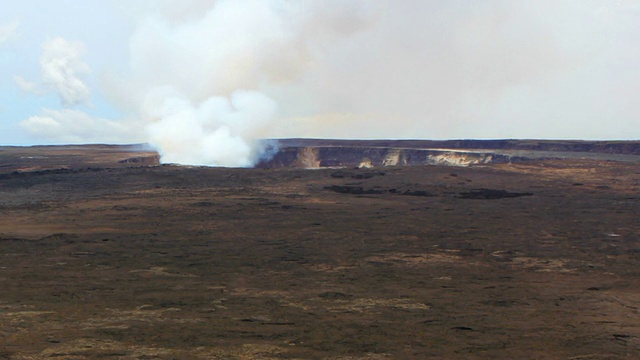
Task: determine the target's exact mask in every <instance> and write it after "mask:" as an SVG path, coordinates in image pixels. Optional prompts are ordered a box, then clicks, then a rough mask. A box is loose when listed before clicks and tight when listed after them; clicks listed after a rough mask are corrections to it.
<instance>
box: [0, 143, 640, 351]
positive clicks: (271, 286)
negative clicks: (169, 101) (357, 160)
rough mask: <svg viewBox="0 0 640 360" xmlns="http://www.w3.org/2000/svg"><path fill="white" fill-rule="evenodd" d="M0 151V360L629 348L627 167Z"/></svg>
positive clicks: (636, 228) (634, 342)
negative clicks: (350, 163) (310, 162)
mask: <svg viewBox="0 0 640 360" xmlns="http://www.w3.org/2000/svg"><path fill="white" fill-rule="evenodd" d="M1 150H2V151H0V214H1V215H2V216H0V289H1V291H0V359H44V358H46V359H98V358H100V359H254V358H259V359H442V358H447V359H495V358H505V359H574V360H577V359H637V358H638V355H639V354H640V322H639V321H638V318H639V316H640V313H639V309H640V221H639V215H640V167H638V163H637V162H632V161H609V160H600V159H593V158H591V159H580V158H566V159H546V160H545V159H531V160H528V161H523V162H518V163H508V162H507V163H494V164H492V163H488V164H481V165H471V166H466V167H450V166H433V165H424V166H387V167H372V168H354V167H345V168H343V169H329V168H320V169H316V170H305V169H299V168H271V169H223V168H205V167H183V166H166V165H165V166H148V165H149V164H151V165H153V162H154V161H153V160H154V159H156V161H157V158H154V156H155V155H154V154H153V153H151V152H143V153H140V152H138V151H137V150H135V149H133V148H117V149H114V148H110V147H104V146H96V147H91V146H86V147H80V148H67V149H66V150H65V151H63V150H64V149H61V148H57V149H53V148H46V147H43V148H25V149H19V148H12V149H9V148H4V149H1ZM150 159H151V160H150Z"/></svg>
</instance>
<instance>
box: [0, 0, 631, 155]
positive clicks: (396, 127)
mask: <svg viewBox="0 0 640 360" xmlns="http://www.w3.org/2000/svg"><path fill="white" fill-rule="evenodd" d="M639 95H640V1H638V0H528V1H524V0H474V1H470V0H449V1H440V0H421V1H410V0H403V1H398V0H181V1H177V0H176V1H171V0H136V1H125V0H93V1H91V2H88V1H82V0H59V1H55V2H54V1H48V0H21V1H17V0H0V144H2V145H32V144H68V143H149V144H151V145H152V146H154V147H155V148H157V149H158V150H159V151H160V153H161V155H162V158H163V161H165V162H179V163H189V164H203V165H224V166H250V165H251V164H253V163H255V162H256V161H257V160H258V159H260V158H261V157H263V156H265V154H266V153H268V151H269V150H268V149H269V144H268V143H266V142H264V141H262V140H261V139H266V138H282V137H315V138H322V137H325V138H414V139H415V138H423V139H460V138H465V139H487V138H492V139H495V138H527V139H531V138H538V139H623V140H624V139H639V138H640V101H639V100H640V99H638V96H639Z"/></svg>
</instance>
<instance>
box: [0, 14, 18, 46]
mask: <svg viewBox="0 0 640 360" xmlns="http://www.w3.org/2000/svg"><path fill="white" fill-rule="evenodd" d="M19 27H20V21H18V20H12V21H9V22H6V23H1V24H0V46H2V45H3V44H5V43H7V42H9V41H10V40H11V39H12V38H13V37H15V36H16V34H17V31H18V28H19Z"/></svg>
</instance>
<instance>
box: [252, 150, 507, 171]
mask: <svg viewBox="0 0 640 360" xmlns="http://www.w3.org/2000/svg"><path fill="white" fill-rule="evenodd" d="M519 160H520V158H517V157H512V156H509V155H503V154H493V153H490V152H484V151H482V152H480V151H460V150H440V149H398V148H384V147H382V148H379V147H373V148H368V147H346V146H320V147H302V148H295V147H290V148H284V149H280V151H279V152H278V153H277V154H276V155H275V156H274V157H273V158H272V159H271V160H269V161H266V162H262V163H260V164H258V167H263V168H274V167H288V168H305V169H317V168H324V167H336V168H340V167H360V168H371V167H384V166H415V165H446V166H470V165H476V164H487V163H494V162H500V163H508V162H512V161H515V162H517V161H519Z"/></svg>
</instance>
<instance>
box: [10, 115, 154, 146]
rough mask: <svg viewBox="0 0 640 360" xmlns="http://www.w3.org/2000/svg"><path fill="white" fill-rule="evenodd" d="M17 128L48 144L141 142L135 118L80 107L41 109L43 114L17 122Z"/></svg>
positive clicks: (140, 130)
mask: <svg viewBox="0 0 640 360" xmlns="http://www.w3.org/2000/svg"><path fill="white" fill-rule="evenodd" d="M20 127H21V128H22V129H24V130H26V131H27V132H28V133H29V134H30V135H32V136H33V137H35V138H37V139H41V140H46V141H47V143H50V142H55V143H59V144H72V143H76V144H77V143H132V142H141V141H144V139H142V138H141V137H140V134H141V133H142V129H141V127H140V124H138V123H137V122H136V121H133V120H129V121H114V120H109V119H103V118H98V117H93V116H91V115H89V114H87V113H85V112H83V111H79V110H71V109H64V110H51V109H43V110H42V114H40V115H35V116H31V117H30V118H28V119H26V120H23V121H21V122H20Z"/></svg>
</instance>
